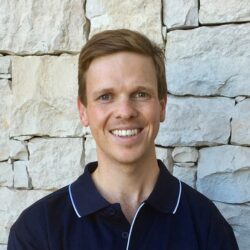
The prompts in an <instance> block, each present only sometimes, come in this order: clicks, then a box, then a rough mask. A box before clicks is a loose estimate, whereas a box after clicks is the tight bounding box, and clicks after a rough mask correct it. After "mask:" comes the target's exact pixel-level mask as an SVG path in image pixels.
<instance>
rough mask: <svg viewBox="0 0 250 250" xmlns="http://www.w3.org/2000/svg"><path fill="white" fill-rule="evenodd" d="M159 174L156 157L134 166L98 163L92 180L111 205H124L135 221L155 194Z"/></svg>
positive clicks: (125, 212) (127, 213) (127, 216)
mask: <svg viewBox="0 0 250 250" xmlns="http://www.w3.org/2000/svg"><path fill="white" fill-rule="evenodd" d="M158 174H159V167H158V163H157V160H156V158H155V157H152V159H150V160H149V159H147V160H145V161H141V162H140V163H133V164H122V163H115V164H114V163H113V164H112V163H110V162H109V163H107V162H103V161H98V168H97V169H96V171H95V172H94V173H93V174H92V178H93V181H94V183H95V185H96V187H97V189H98V191H99V192H100V193H101V195H102V196H103V197H104V198H105V199H106V200H107V201H108V202H110V203H120V205H121V207H122V210H123V213H124V215H125V217H126V218H127V219H128V221H129V222H131V221H132V219H133V216H134V214H135V212H136V210H137V208H138V207H139V205H140V204H141V203H142V202H143V201H144V200H145V199H147V198H148V196H149V195H150V193H151V192H152V190H153V188H154V186H155V183H156V180H157V177H158Z"/></svg>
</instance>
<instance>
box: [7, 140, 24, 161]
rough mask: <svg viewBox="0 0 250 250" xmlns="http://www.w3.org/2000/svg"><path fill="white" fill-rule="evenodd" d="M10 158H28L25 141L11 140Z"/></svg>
mask: <svg viewBox="0 0 250 250" xmlns="http://www.w3.org/2000/svg"><path fill="white" fill-rule="evenodd" d="M10 158H11V159H14V160H28V151H27V147H26V145H25V143H24V142H21V141H16V140H10Z"/></svg>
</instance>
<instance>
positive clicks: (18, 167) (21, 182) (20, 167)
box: [13, 161, 29, 189]
mask: <svg viewBox="0 0 250 250" xmlns="http://www.w3.org/2000/svg"><path fill="white" fill-rule="evenodd" d="M13 165H14V187H15V188H26V189H28V188H29V175H28V172H27V165H28V162H26V161H15V162H14V164H13Z"/></svg>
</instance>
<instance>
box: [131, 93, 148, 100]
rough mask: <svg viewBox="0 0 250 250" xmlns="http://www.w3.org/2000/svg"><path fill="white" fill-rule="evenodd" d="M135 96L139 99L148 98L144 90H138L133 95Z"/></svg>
mask: <svg viewBox="0 0 250 250" xmlns="http://www.w3.org/2000/svg"><path fill="white" fill-rule="evenodd" d="M134 97H135V98H139V99H148V98H149V94H148V93H146V92H144V91H139V92H136V93H135V95H134Z"/></svg>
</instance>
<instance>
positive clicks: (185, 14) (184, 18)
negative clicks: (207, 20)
mask: <svg viewBox="0 0 250 250" xmlns="http://www.w3.org/2000/svg"><path fill="white" fill-rule="evenodd" d="M198 19H199V16H198V0H188V1H187V0H179V1H176V0H163V22H164V24H165V25H166V26H167V28H168V29H170V28H183V27H195V26H198Z"/></svg>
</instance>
